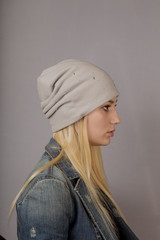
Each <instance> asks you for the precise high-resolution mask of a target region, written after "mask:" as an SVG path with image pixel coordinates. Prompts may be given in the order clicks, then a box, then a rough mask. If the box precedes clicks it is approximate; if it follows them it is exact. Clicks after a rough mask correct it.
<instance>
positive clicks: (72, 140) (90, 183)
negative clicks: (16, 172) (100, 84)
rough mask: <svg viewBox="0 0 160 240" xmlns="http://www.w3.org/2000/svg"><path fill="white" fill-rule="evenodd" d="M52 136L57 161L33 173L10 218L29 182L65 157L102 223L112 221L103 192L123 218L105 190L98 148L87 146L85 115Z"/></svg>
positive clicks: (99, 148) (111, 222)
mask: <svg viewBox="0 0 160 240" xmlns="http://www.w3.org/2000/svg"><path fill="white" fill-rule="evenodd" d="M53 137H54V139H55V140H56V141H57V142H58V143H59V145H60V146H61V148H62V150H61V152H60V154H59V155H58V156H57V157H56V158H54V159H52V160H51V161H50V162H49V163H47V164H45V165H44V166H43V167H41V168H40V169H38V170H36V171H35V172H34V173H33V174H32V176H31V177H30V178H29V179H28V180H27V181H26V183H25V184H24V186H23V187H22V189H21V190H20V192H19V193H18V194H17V196H16V198H15V199H14V201H13V203H12V205H11V209H10V213H9V216H10V215H11V213H12V211H13V208H14V206H15V204H16V202H17V199H18V198H19V196H20V194H21V193H22V192H23V191H24V189H25V188H26V187H27V185H28V184H29V183H30V182H31V181H32V179H33V178H34V177H36V176H37V175H38V174H39V173H40V172H42V171H44V170H45V169H47V168H48V167H50V166H51V165H53V164H55V163H57V162H58V160H59V159H60V158H61V157H62V156H63V155H64V154H65V155H67V157H68V158H69V159H70V161H71V163H72V165H73V166H74V168H75V169H76V170H77V172H78V173H79V174H80V176H81V178H82V179H83V181H84V182H85V184H86V187H87V189H88V191H89V193H90V197H91V199H92V201H93V203H94V204H95V207H96V208H97V210H98V212H99V213H100V215H101V216H102V218H103V220H104V222H105V223H106V226H107V222H106V220H105V219H107V220H108V221H109V222H110V224H111V225H112V226H113V225H114V224H113V221H112V219H111V217H110V215H109V213H108V210H107V209H106V207H105V206H104V203H105V199H104V198H103V194H102V193H104V194H105V195H107V196H108V198H109V199H110V200H111V201H112V203H113V204H114V205H115V207H116V209H117V211H118V212H119V214H120V215H121V216H122V217H123V215H122V213H121V210H120V209H119V207H118V206H117V204H116V203H115V201H114V200H113V198H112V196H111V194H110V191H109V188H108V184H107V179H106V174H105V171H104V166H103V160H102V153H101V147H100V146H92V145H90V143H89V140H88V133H87V116H85V117H84V118H82V119H80V120H79V121H77V122H75V123H73V124H71V125H69V126H68V127H66V128H64V129H62V130H60V131H58V132H56V133H54V134H53ZM107 227H108V226H107Z"/></svg>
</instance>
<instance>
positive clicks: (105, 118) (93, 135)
mask: <svg viewBox="0 0 160 240" xmlns="http://www.w3.org/2000/svg"><path fill="white" fill-rule="evenodd" d="M117 100H118V99H117V97H115V98H112V99H111V100H110V101H108V102H106V103H104V104H103V105H102V106H100V107H98V108H96V109H95V110H94V111H92V112H91V113H89V114H88V117H87V130H88V139H89V142H90V144H91V145H93V146H106V145H108V144H109V143H110V141H111V137H113V135H114V131H115V127H116V125H117V124H119V123H120V118H119V115H118V112H117V109H116V103H117Z"/></svg>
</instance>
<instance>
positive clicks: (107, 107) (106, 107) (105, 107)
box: [103, 104, 117, 111]
mask: <svg viewBox="0 0 160 240" xmlns="http://www.w3.org/2000/svg"><path fill="white" fill-rule="evenodd" d="M110 107H112V105H106V106H104V107H103V109H104V110H105V111H108V110H109V108H110ZM114 107H117V104H115V106H114Z"/></svg>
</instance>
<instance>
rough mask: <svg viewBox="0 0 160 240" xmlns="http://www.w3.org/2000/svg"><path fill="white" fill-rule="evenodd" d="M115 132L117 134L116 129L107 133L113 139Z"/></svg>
mask: <svg viewBox="0 0 160 240" xmlns="http://www.w3.org/2000/svg"><path fill="white" fill-rule="evenodd" d="M114 132H115V129H113V130H112V131H109V132H107V133H108V135H109V136H110V137H113V136H114Z"/></svg>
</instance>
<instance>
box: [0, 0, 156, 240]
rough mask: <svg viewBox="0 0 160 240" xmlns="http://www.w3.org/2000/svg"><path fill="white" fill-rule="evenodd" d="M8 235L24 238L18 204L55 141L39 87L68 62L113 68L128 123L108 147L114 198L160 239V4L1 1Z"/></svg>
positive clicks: (138, 226)
mask: <svg viewBox="0 0 160 240" xmlns="http://www.w3.org/2000/svg"><path fill="white" fill-rule="evenodd" d="M0 4H1V13H0V16H1V19H0V25H1V26H0V27H1V47H2V48H1V60H2V61H1V86H0V106H1V114H0V115H1V124H0V137H1V144H0V147H1V156H0V161H1V162H0V184H1V197H0V213H1V214H0V215H1V216H0V218H1V219H0V223H1V224H0V234H1V235H3V236H4V237H5V238H7V239H8V240H15V239H16V215H15V211H14V213H13V215H12V218H11V220H10V223H9V224H7V220H6V218H7V214H8V211H9V207H10V204H11V202H12V200H13V199H14V197H15V196H16V194H17V192H18V191H19V189H20V188H21V186H22V184H23V182H24V180H25V178H26V176H27V174H28V173H29V171H30V170H31V169H32V167H33V166H34V165H35V163H36V162H37V161H38V160H39V159H40V156H41V154H42V152H43V147H44V146H45V144H47V142H48V140H49V139H50V137H51V135H52V133H51V128H50V126H49V123H48V121H47V120H46V119H45V117H44V116H43V114H42V112H41V109H40V102H39V97H38V94H37V87H36V79H37V77H38V76H39V75H40V73H41V72H42V70H43V69H45V68H46V67H50V66H51V65H54V64H55V63H57V62H58V61H60V60H63V59H66V58H77V59H81V60H88V61H91V62H93V63H95V64H97V65H98V66H100V67H102V68H104V69H105V70H106V71H107V72H108V73H109V74H110V75H111V76H112V78H113V79H114V80H115V82H116V85H117V87H118V89H119V91H120V93H121V95H120V98H119V103H118V111H119V113H120V117H121V120H122V123H121V125H119V126H117V131H116V133H115V137H114V138H113V139H112V143H111V144H110V145H109V146H107V147H103V156H104V164H105V169H106V172H107V176H108V179H109V184H110V188H111V191H112V194H113V196H114V198H115V200H116V201H117V203H118V204H119V206H120V207H121V209H122V211H123V212H124V215H125V216H126V218H127V220H128V223H129V224H130V226H131V227H132V229H133V230H134V231H135V232H136V234H137V235H138V236H139V237H140V239H143V240H158V239H160V205H159V203H160V188H159V169H160V163H159V156H160V146H159V142H160V111H159V110H160V107H159V89H160V81H159V78H160V77H159V70H160V46H159V44H160V1H159V0H152V1H151V0H134V1H133V0H132V1H131V0H99V1H98V0H52V1H51V0H43V1H42V0H27V1H25V0H1V1H0Z"/></svg>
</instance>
